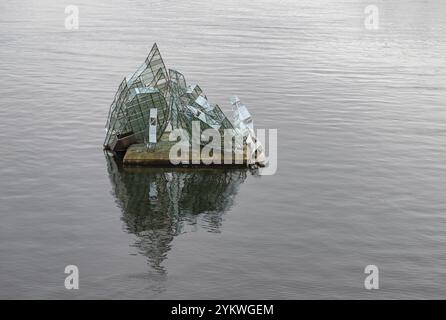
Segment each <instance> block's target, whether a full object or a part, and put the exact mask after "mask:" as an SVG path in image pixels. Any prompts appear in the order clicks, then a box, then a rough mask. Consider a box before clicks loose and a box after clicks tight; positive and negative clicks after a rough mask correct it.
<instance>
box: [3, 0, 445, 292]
mask: <svg viewBox="0 0 446 320" xmlns="http://www.w3.org/2000/svg"><path fill="white" fill-rule="evenodd" d="M373 3H374V4H376V5H378V7H379V9H380V29H379V30H377V31H369V30H366V29H365V28H364V24H363V21H364V17H365V15H364V8H365V6H366V5H368V4H369V3H368V2H367V1H356V0H343V1H336V2H335V1H322V0H305V1H292V0H284V1H272V0H271V1H266V0H261V1H244V2H243V3H242V2H239V1H235V0H227V1H217V0H206V1H195V0H189V1H183V0H180V1H173V0H167V1H161V0H159V1H146V0H145V1H142V0H138V1H94V2H93V1H86V0H76V1H67V0H66V1H49V0H46V1H14V3H9V2H6V1H2V2H1V3H0V44H1V49H0V79H1V86H0V104H1V108H0V141H1V142H2V152H1V156H0V177H1V178H0V219H1V221H0V222H1V223H0V298H8V299H13V298H27V299H35V298H50V299H52V298H67V299H79V298H86V299H90V298H106V299H108V298H113V299H118V298H125V299H127V298H135V299H147V298H148V299H158V298H174V299H184V298H189V299H192V298H205V299H208V298H223V299H225V298H240V299H242V298H262V299H263V298H275V299H293V298H299V299H306V298H324V299H325V298H335V299H343V298H367V299H368V298H376V299H381V298H444V297H445V296H446V251H445V245H446V198H445V189H446V125H445V121H446V58H445V52H446V20H445V15H446V3H445V2H444V1H441V0H437V1H436V0H424V1H423V0H411V1H385V3H384V1H374V2H373ZM70 4H75V5H78V6H79V10H80V28H79V30H77V31H68V30H66V29H65V27H64V19H65V17H66V14H65V13H64V10H65V6H67V5H70ZM153 42H157V43H158V45H159V47H160V50H161V53H162V54H163V56H164V59H165V62H166V64H167V65H168V66H169V67H172V68H175V69H177V70H179V71H181V72H183V73H184V74H185V76H186V78H187V80H189V81H191V82H197V83H199V84H200V86H201V87H202V88H203V89H204V90H205V92H206V94H207V96H208V98H209V99H210V100H211V101H212V102H215V103H218V104H220V105H221V106H222V108H223V109H224V110H228V109H230V107H229V103H228V97H229V96H230V95H232V94H237V95H239V96H240V98H241V99H242V100H243V101H244V102H245V104H246V105H247V106H248V107H249V108H250V110H251V112H252V114H253V117H254V121H255V124H256V126H257V127H259V128H277V129H278V149H279V154H278V158H279V161H278V171H277V173H276V174H275V175H273V176H261V177H259V176H253V175H252V174H251V173H250V172H245V171H233V170H232V171H221V170H220V171H208V170H204V171H193V172H191V171H175V170H142V171H123V170H120V169H119V168H118V167H117V165H116V164H115V163H113V162H110V161H109V160H107V158H106V157H105V156H104V154H103V152H102V142H103V138H104V134H105V132H104V124H105V120H106V116H107V112H108V108H109V105H110V103H111V102H112V100H113V96H114V93H115V91H116V89H117V87H118V85H119V83H120V81H121V80H122V79H123V77H124V76H126V75H128V74H129V73H131V72H133V71H134V70H135V69H136V68H137V67H138V66H139V65H140V64H141V63H142V61H143V60H144V58H145V57H146V55H147V54H148V51H149V50H150V48H151V46H152V44H153ZM69 264H75V265H77V266H78V267H79V271H80V289H79V290H77V291H73V290H72V291H67V290H66V289H65V288H64V279H65V276H66V275H65V274H64V268H65V266H66V265H69ZM368 264H375V265H377V266H378V267H379V270H380V289H379V290H375V291H367V290H365V289H364V285H363V282H364V278H365V276H366V275H365V274H364V268H365V266H366V265H368Z"/></svg>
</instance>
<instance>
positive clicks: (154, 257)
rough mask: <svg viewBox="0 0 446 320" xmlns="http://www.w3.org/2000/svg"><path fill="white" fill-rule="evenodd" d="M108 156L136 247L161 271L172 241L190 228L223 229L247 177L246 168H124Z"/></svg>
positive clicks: (109, 165)
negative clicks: (224, 214) (236, 196)
mask: <svg viewBox="0 0 446 320" xmlns="http://www.w3.org/2000/svg"><path fill="white" fill-rule="evenodd" d="M106 159H107V164H108V173H109V177H110V181H111V183H112V187H113V191H114V194H115V196H116V200H117V203H118V205H119V207H121V209H122V213H123V216H122V220H123V221H124V222H125V224H126V228H127V231H128V232H130V233H133V234H135V235H137V236H138V241H137V243H136V244H135V245H136V247H137V248H138V249H139V251H140V253H141V254H143V255H145V256H147V258H148V260H149V263H150V265H151V266H152V267H153V268H154V269H156V270H159V271H161V272H163V267H162V266H161V263H162V262H163V260H164V259H165V258H166V254H167V252H168V251H169V250H170V243H171V241H172V240H173V238H174V237H175V236H176V235H178V234H180V233H182V232H185V227H186V226H188V225H189V226H199V227H203V228H206V229H208V230H209V231H211V232H219V228H220V226H221V221H222V213H224V212H225V211H226V210H228V209H229V208H230V207H231V205H232V201H233V197H234V196H235V194H236V193H237V191H238V187H239V185H240V184H241V183H243V181H244V180H245V178H246V171H244V170H228V169H226V170H224V169H219V170H215V169H214V170H210V169H203V170H193V171H190V170H189V171H187V170H184V169H183V170H182V169H160V168H157V169H149V168H145V169H133V170H131V171H125V170H121V169H119V168H118V165H117V163H116V162H115V161H114V160H113V159H112V158H109V157H108V156H106Z"/></svg>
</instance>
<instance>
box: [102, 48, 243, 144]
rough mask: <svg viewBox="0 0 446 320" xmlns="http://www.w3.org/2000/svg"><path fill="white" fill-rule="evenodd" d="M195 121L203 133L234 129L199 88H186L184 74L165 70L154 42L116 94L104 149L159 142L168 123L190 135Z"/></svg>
mask: <svg viewBox="0 0 446 320" xmlns="http://www.w3.org/2000/svg"><path fill="white" fill-rule="evenodd" d="M154 109H156V111H154ZM192 121H200V125H201V128H202V129H203V130H204V129H208V128H213V129H216V130H219V131H220V133H221V134H223V130H224V129H234V126H233V124H232V123H231V121H229V120H228V118H227V117H226V116H225V115H224V113H223V112H222V111H221V109H220V107H219V106H218V105H216V104H211V103H209V101H208V100H207V97H206V95H205V94H204V93H203V90H202V89H201V88H200V87H199V86H198V85H187V83H186V80H185V77H184V75H182V74H181V73H180V72H178V71H176V70H172V69H169V70H167V69H166V66H165V65H164V62H163V59H162V57H161V54H160V52H159V50H158V46H157V45H156V43H155V44H154V45H153V47H152V49H151V51H150V53H149V55H148V57H147V58H146V60H145V61H144V63H143V64H142V65H141V66H140V67H139V68H138V70H137V71H136V72H135V73H134V74H133V75H131V76H130V77H126V78H124V80H123V81H122V82H121V85H120V86H119V88H118V91H117V92H116V95H115V98H114V100H113V103H112V104H111V106H110V111H109V114H108V119H107V123H106V126H105V127H106V132H107V134H106V137H105V141H104V147H105V148H106V149H110V150H117V149H119V147H120V146H121V144H122V143H121V144H120V143H119V142H120V140H121V141H124V140H125V139H127V140H126V141H127V143H135V142H136V143H146V144H147V145H148V146H150V145H151V144H154V143H156V142H157V141H159V139H160V138H161V136H162V134H163V133H164V132H165V130H166V128H167V126H168V124H170V125H171V126H172V128H173V129H175V128H182V129H186V130H187V131H188V133H189V134H191V131H192ZM129 137H131V139H129ZM129 141H130V142H129Z"/></svg>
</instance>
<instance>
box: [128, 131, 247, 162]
mask: <svg viewBox="0 0 446 320" xmlns="http://www.w3.org/2000/svg"><path fill="white" fill-rule="evenodd" d="M175 143H176V142H171V141H169V140H168V138H167V136H163V137H162V138H161V140H160V141H159V142H158V143H157V144H156V146H155V147H154V148H153V149H148V148H147V147H146V146H145V145H144V144H133V145H131V146H130V147H129V148H128V149H127V152H126V153H125V156H124V159H123V164H124V166H126V167H127V166H147V167H152V166H161V167H172V166H175V167H194V166H199V167H200V166H201V167H212V168H217V167H224V166H226V167H228V166H229V167H246V166H247V156H246V149H245V152H244V153H243V154H235V153H233V152H229V153H228V152H225V151H223V150H221V151H220V152H221V153H220V154H221V158H220V159H221V164H216V163H212V164H206V163H209V162H211V160H212V159H211V157H209V156H196V157H194V156H193V155H192V152H191V149H190V148H189V158H188V160H187V163H180V164H178V165H174V164H172V162H171V161H170V158H169V152H170V150H171V147H172V146H173V145H174V144H175ZM225 157H227V158H228V159H229V158H230V159H231V161H230V163H224V159H225Z"/></svg>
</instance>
